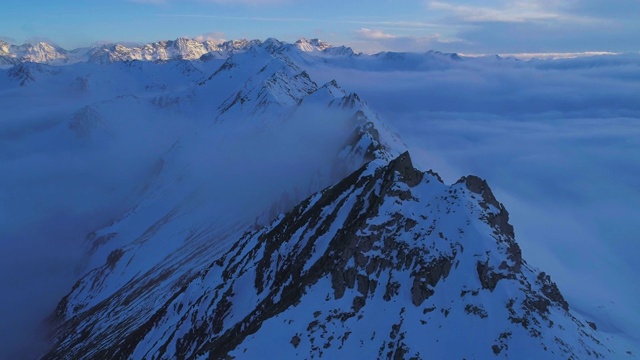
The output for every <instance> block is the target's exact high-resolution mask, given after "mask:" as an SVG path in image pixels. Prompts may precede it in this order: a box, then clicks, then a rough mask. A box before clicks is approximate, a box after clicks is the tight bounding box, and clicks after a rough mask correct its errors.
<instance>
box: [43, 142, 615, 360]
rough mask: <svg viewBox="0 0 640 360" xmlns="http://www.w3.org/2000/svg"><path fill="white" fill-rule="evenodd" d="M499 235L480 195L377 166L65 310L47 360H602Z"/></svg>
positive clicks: (494, 210)
mask: <svg viewBox="0 0 640 360" xmlns="http://www.w3.org/2000/svg"><path fill="white" fill-rule="evenodd" d="M496 217H503V218H504V220H501V221H492V220H491V219H495V218H496ZM507 225H508V215H507V214H506V210H504V208H503V206H502V205H501V204H500V203H498V202H497V200H496V199H495V198H494V197H493V195H492V193H491V190H490V189H489V187H488V186H487V185H486V182H484V181H483V180H481V179H478V178H476V177H466V178H463V179H461V181H459V182H457V183H456V184H454V185H451V186H447V185H445V184H443V183H442V182H441V181H440V180H439V179H438V178H437V176H435V175H432V174H430V173H425V172H421V171H419V170H417V169H415V168H414V167H413V165H412V163H411V159H410V156H409V154H408V153H403V154H401V155H400V156H398V157H397V158H395V159H393V160H391V161H385V160H380V159H376V160H373V161H372V162H370V163H368V164H367V165H365V166H363V167H362V168H360V169H359V170H357V171H356V172H354V173H353V174H351V175H350V176H348V177H346V178H345V179H344V180H342V181H341V182H339V183H337V184H336V185H334V186H332V187H329V188H327V189H325V190H323V191H322V192H319V193H317V194H314V195H312V196H311V197H309V198H308V199H306V200H304V201H303V202H301V203H300V204H299V205H298V206H296V207H295V208H294V209H293V210H292V211H290V212H289V213H287V214H286V215H284V216H281V217H279V218H278V219H276V220H275V221H273V222H272V223H271V224H270V225H269V226H267V227H264V228H261V229H258V230H254V231H247V232H245V233H244V234H243V235H241V236H240V237H239V239H238V240H237V242H235V244H234V245H233V246H232V247H231V248H230V249H229V250H228V251H227V252H225V253H224V254H222V255H221V256H218V257H217V258H211V259H209V261H208V262H205V261H202V259H199V260H195V259H196V258H197V257H198V255H197V254H196V253H194V254H192V256H193V257H194V259H193V260H192V261H193V262H196V263H199V264H201V267H200V268H198V269H193V271H189V272H185V271H183V273H182V275H181V276H175V274H176V273H178V272H180V271H181V270H180V269H179V268H178V267H175V266H166V267H163V266H158V267H155V268H153V269H152V270H150V271H149V272H148V273H147V274H145V275H144V276H141V277H140V278H139V279H136V280H134V281H132V282H130V283H128V284H127V285H125V286H124V287H122V288H121V289H118V290H117V291H116V292H114V294H113V295H112V296H110V297H108V298H107V299H105V300H103V301H101V302H99V303H97V304H95V305H94V306H91V307H88V308H82V307H81V306H80V307H78V304H71V303H70V302H68V301H67V300H68V299H65V300H63V301H62V302H61V303H60V306H59V308H58V312H57V316H58V317H59V318H60V319H61V320H63V323H62V325H61V326H60V328H59V330H58V333H57V335H56V342H55V346H54V348H53V349H52V351H51V352H50V353H48V354H47V355H46V356H45V358H47V359H56V358H78V357H82V358H143V357H144V358H199V359H202V358H205V359H206V358H209V359H221V358H226V357H228V356H232V357H241V358H259V357H260V356H261V353H262V352H263V351H265V349H267V348H268V349H269V351H270V354H271V355H273V356H277V357H279V358H289V357H291V358H319V357H340V356H345V355H346V354H354V356H355V354H358V356H361V357H365V358H376V357H377V358H380V357H382V358H394V359H395V358H423V357H431V356H435V357H441V356H446V357H453V358H464V357H468V358H472V357H478V358H492V357H493V356H495V355H498V354H499V355H500V356H506V357H508V358H523V357H534V358H581V359H582V358H598V357H600V356H605V355H608V354H609V353H608V352H609V350H608V349H607V347H606V345H605V344H604V343H602V342H601V341H600V340H597V337H598V334H597V333H596V332H595V331H594V329H593V328H592V327H590V326H589V325H588V324H586V323H584V322H582V321H580V320H579V319H578V318H577V317H576V316H575V315H574V314H573V313H572V312H571V311H570V310H569V307H568V304H567V303H566V301H564V299H563V298H562V295H561V294H560V292H559V291H558V289H557V287H556V286H555V284H553V283H552V282H551V280H550V278H549V277H548V276H547V275H546V274H545V273H539V272H538V271H536V270H535V269H532V268H531V267H529V266H528V265H527V264H526V262H525V261H524V260H523V259H522V257H521V255H520V250H519V248H518V245H517V244H516V242H515V239H514V237H513V231H512V229H511V228H510V227H509V226H507ZM121 261H123V259H122V253H121V252H117V251H116V252H114V253H113V254H111V255H110V256H109V258H108V259H107V262H106V263H105V264H104V266H103V267H102V268H100V269H96V271H107V270H108V269H114V268H117V267H118V266H119V264H120V262H121ZM158 288H161V289H162V294H163V295H161V296H159V297H158V296H157V295H158V290H157V289H158ZM462 339H465V340H462ZM460 341H464V346H460V345H454V344H456V343H458V342H460Z"/></svg>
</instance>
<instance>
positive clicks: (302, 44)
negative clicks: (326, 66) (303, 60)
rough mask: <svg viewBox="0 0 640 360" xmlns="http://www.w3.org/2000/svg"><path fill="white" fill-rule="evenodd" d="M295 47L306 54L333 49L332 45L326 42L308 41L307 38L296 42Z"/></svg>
mask: <svg viewBox="0 0 640 360" xmlns="http://www.w3.org/2000/svg"><path fill="white" fill-rule="evenodd" d="M294 45H295V46H296V47H297V48H298V49H300V50H302V51H305V52H314V51H323V50H325V49H328V48H330V47H332V46H331V44H329V43H327V42H324V41H322V40H319V39H311V40H307V39H305V38H302V39H300V40H298V41H296V42H295V44H294Z"/></svg>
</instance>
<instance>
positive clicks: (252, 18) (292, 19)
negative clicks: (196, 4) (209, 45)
mask: <svg viewBox="0 0 640 360" xmlns="http://www.w3.org/2000/svg"><path fill="white" fill-rule="evenodd" d="M156 16H161V17H182V18H202V19H217V20H238V21H265V22H283V23H286V22H289V23H294V22H295V23H300V22H314V21H318V20H317V19H312V18H303V17H262V16H225V15H207V14H156Z"/></svg>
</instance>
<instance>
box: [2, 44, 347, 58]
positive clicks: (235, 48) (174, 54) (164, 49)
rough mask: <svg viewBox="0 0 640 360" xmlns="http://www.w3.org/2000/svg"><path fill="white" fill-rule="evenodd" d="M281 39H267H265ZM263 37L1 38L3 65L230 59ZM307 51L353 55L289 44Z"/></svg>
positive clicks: (324, 47)
mask: <svg viewBox="0 0 640 360" xmlns="http://www.w3.org/2000/svg"><path fill="white" fill-rule="evenodd" d="M274 41H275V42H277V43H278V44H279V45H283V44H284V43H281V42H279V41H277V40H275V39H267V40H265V41H264V43H269V42H274ZM262 44H263V41H260V40H246V39H241V40H229V41H223V42H218V41H213V40H196V39H189V38H178V39H176V40H163V41H158V42H154V43H149V44H144V45H140V46H135V45H124V44H117V43H116V44H99V45H93V46H91V47H87V48H79V49H74V50H70V51H67V50H65V49H62V48H60V47H58V46H55V45H51V44H49V43H47V42H44V41H41V42H38V43H35V44H23V45H19V46H18V45H11V44H9V43H7V42H4V41H2V40H0V65H2V64H4V65H13V64H18V63H23V62H36V63H44V64H50V65H64V64H73V63H78V62H92V63H102V64H103V63H112V62H118V61H134V60H139V61H169V60H198V59H203V60H211V59H226V58H228V57H229V56H231V55H233V54H237V53H241V52H244V51H247V50H248V49H250V48H252V47H254V46H261V45H262ZM287 45H289V46H293V47H295V48H296V49H298V50H300V51H304V52H310V53H313V54H316V55H318V54H319V55H322V54H325V55H331V56H336V55H353V54H355V53H354V52H353V50H351V49H350V48H347V47H344V46H340V47H333V46H332V45H331V44H329V43H327V42H324V41H320V40H318V39H311V40H307V39H304V38H303V39H300V40H298V41H296V42H295V43H294V44H287Z"/></svg>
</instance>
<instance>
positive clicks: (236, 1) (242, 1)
mask: <svg viewBox="0 0 640 360" xmlns="http://www.w3.org/2000/svg"><path fill="white" fill-rule="evenodd" d="M129 1H131V2H135V3H141V4H166V3H171V2H180V1H178V0H129ZM187 1H189V2H193V3H195V2H205V3H215V4H225V5H254V6H261V5H276V4H284V3H288V2H289V0H199V1H197V0H187ZM182 2H185V1H184V0H182Z"/></svg>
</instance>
